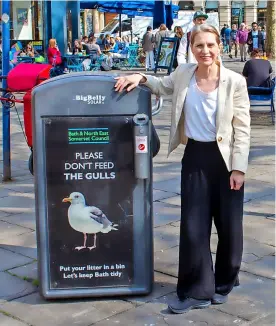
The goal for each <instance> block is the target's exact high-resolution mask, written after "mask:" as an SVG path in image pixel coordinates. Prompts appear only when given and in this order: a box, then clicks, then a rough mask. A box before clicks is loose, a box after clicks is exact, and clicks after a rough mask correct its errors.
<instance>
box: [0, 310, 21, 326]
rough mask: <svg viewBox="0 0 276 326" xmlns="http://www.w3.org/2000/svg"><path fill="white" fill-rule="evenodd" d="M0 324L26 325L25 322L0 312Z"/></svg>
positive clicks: (8, 325)
mask: <svg viewBox="0 0 276 326" xmlns="http://www.w3.org/2000/svg"><path fill="white" fill-rule="evenodd" d="M0 326H27V324H25V323H23V322H21V321H19V320H16V319H14V318H12V317H10V316H5V315H4V314H2V313H1V312H0Z"/></svg>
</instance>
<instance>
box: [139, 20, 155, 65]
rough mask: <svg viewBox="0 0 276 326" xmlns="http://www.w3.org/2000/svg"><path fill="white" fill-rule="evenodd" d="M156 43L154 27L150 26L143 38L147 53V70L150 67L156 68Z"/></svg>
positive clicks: (144, 48)
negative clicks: (153, 32) (154, 52)
mask: <svg viewBox="0 0 276 326" xmlns="http://www.w3.org/2000/svg"><path fill="white" fill-rule="evenodd" d="M154 44H155V38H154V35H153V34H152V27H151V26H148V27H147V32H146V33H145V34H144V36H143V39H142V46H143V50H144V52H145V53H146V71H147V70H149V69H151V70H154V68H155V64H154V54H153V49H154Z"/></svg>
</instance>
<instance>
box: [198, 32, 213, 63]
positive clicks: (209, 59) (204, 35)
mask: <svg viewBox="0 0 276 326" xmlns="http://www.w3.org/2000/svg"><path fill="white" fill-rule="evenodd" d="M193 41H194V42H193V44H192V52H193V54H194V56H195V58H196V60H197V62H198V64H199V65H202V64H203V65H205V66H206V65H207V66H210V65H212V64H213V63H214V62H215V61H216V60H217V58H218V55H219V44H218V42H217V39H216V35H215V34H214V33H210V32H199V33H197V34H196V35H195V38H194V40H193Z"/></svg>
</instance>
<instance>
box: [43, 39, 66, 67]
mask: <svg viewBox="0 0 276 326" xmlns="http://www.w3.org/2000/svg"><path fill="white" fill-rule="evenodd" d="M47 57H48V63H49V64H50V65H52V66H55V67H56V66H57V67H60V68H61V69H63V70H64V71H63V72H65V73H67V72H68V69H67V67H65V65H66V64H65V62H64V61H63V60H62V57H61V53H60V51H59V49H58V45H57V41H56V39H54V38H51V39H50V40H49V47H48V50H47Z"/></svg>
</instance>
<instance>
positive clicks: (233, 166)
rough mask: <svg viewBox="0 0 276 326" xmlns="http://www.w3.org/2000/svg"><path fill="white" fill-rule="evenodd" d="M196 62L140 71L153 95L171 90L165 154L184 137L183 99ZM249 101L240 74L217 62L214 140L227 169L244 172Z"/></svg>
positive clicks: (248, 139) (247, 152)
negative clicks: (164, 72)
mask: <svg viewBox="0 0 276 326" xmlns="http://www.w3.org/2000/svg"><path fill="white" fill-rule="evenodd" d="M196 68H197V64H181V65H179V66H178V67H177V69H176V70H175V71H174V72H173V73H171V74H170V75H169V76H166V77H161V78H157V77H154V76H149V75H143V76H144V77H145V78H146V79H147V81H146V82H145V83H144V84H143V85H145V86H147V87H149V88H150V89H151V91H152V93H154V94H156V95H171V94H172V112H171V130H170V139H169V149H168V156H169V154H170V153H171V152H172V151H173V150H174V149H175V148H177V146H178V145H179V144H180V143H182V144H184V145H185V144H187V141H188V138H187V137H186V136H185V130H184V119H185V116H184V110H183V107H184V101H185V97H186V94H187V90H188V86H189V83H190V80H191V78H192V76H193V74H194V72H195V70H196ZM249 109H250V102H249V98H248V92H247V86H246V80H245V78H244V77H243V76H241V75H239V74H237V73H235V72H233V71H232V70H229V69H226V68H225V67H223V66H222V65H221V68H220V81H219V87H218V109H217V114H216V130H217V135H216V139H217V144H218V147H219V150H220V152H221V155H222V157H223V159H224V161H225V164H226V166H227V169H228V171H232V170H238V171H242V172H244V173H245V172H246V170H247V166H248V155H249V147H250V114H249Z"/></svg>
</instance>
